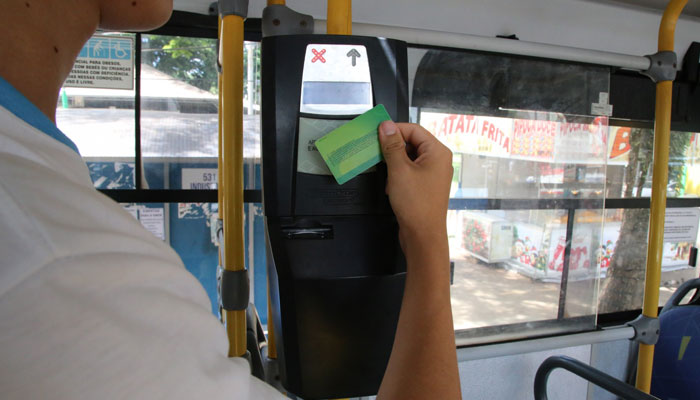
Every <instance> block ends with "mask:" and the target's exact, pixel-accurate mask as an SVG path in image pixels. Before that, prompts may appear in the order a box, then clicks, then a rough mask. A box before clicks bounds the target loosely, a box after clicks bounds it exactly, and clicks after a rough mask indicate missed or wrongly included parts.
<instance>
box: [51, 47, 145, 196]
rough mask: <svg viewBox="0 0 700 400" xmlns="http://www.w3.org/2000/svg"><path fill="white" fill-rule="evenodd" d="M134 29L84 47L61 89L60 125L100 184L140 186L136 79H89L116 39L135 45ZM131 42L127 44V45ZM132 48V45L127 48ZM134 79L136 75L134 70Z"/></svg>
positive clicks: (101, 186) (120, 186) (128, 187)
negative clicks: (115, 82) (120, 82)
mask: <svg viewBox="0 0 700 400" xmlns="http://www.w3.org/2000/svg"><path fill="white" fill-rule="evenodd" d="M135 37H136V36H135V35H133V34H118V35H97V36H95V37H93V39H91V40H90V41H89V42H88V43H87V44H86V45H85V47H84V48H83V51H81V53H80V56H79V57H78V60H77V61H76V67H74V69H73V73H71V77H69V78H68V79H67V80H66V83H65V84H64V87H63V88H62V89H61V92H60V96H59V100H58V104H57V108H56V125H57V126H58V128H59V129H61V131H63V132H64V133H65V134H66V136H68V137H69V138H70V139H71V140H73V142H74V143H75V144H76V145H77V146H78V149H79V150H80V154H81V155H82V156H83V158H84V159H85V162H86V164H87V166H88V169H89V171H90V177H91V178H92V181H93V183H94V184H95V187H96V188H98V189H134V188H136V183H135V179H136V174H135V171H134V168H135V154H136V152H135V143H136V142H135V116H134V102H135V101H134V99H135V90H134V82H133V81H129V80H128V79H125V82H124V83H125V85H112V84H111V83H110V82H109V81H106V82H105V81H103V82H96V81H91V80H90V79H87V77H88V76H87V75H85V72H86V71H94V68H98V70H97V71H98V72H99V68H101V65H99V64H91V62H100V61H101V60H102V59H103V57H109V53H110V50H111V48H110V40H111V39H112V38H116V39H117V40H119V42H118V43H119V44H121V43H122V42H121V41H122V40H127V43H128V48H131V49H133V41H134V40H135ZM125 48H127V47H125ZM124 51H126V50H124ZM131 79H133V71H132V76H131Z"/></svg>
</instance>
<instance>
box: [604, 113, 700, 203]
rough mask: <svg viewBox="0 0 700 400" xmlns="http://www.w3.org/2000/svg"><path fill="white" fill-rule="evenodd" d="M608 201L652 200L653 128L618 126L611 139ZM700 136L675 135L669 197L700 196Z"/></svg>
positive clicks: (670, 153)
mask: <svg viewBox="0 0 700 400" xmlns="http://www.w3.org/2000/svg"><path fill="white" fill-rule="evenodd" d="M608 138H609V140H608V144H609V152H608V153H609V163H608V176H607V180H608V188H607V190H608V197H610V198H631V197H649V196H650V195H651V185H652V165H653V164H652V162H653V146H654V133H653V130H652V129H651V128H639V127H630V126H614V127H611V128H610V134H609V136H608ZM697 141H698V134H697V133H692V132H678V131H672V132H671V136H670V147H669V163H668V186H667V191H666V194H667V196H668V197H698V195H700V158H699V156H700V148H699V147H698V143H697Z"/></svg>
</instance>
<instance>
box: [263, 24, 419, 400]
mask: <svg viewBox="0 0 700 400" xmlns="http://www.w3.org/2000/svg"><path fill="white" fill-rule="evenodd" d="M377 104H383V105H384V106H385V107H386V109H387V111H388V112H389V115H391V117H392V119H393V120H395V121H407V120H408V98H407V64H406V44H405V43H404V42H401V41H397V40H391V39H383V38H373V37H361V36H340V35H288V36H271V37H266V38H264V39H263V41H262V169H263V202H264V212H265V221H266V229H267V240H268V243H267V244H268V246H267V264H268V279H269V284H270V298H271V308H272V321H268V323H273V324H274V326H273V328H274V333H275V343H276V346H277V351H278V360H279V366H280V378H281V381H282V385H283V386H284V387H285V388H286V389H287V390H289V391H290V392H291V393H294V394H295V395H297V396H300V397H302V398H304V399H319V398H339V397H358V396H365V395H373V394H376V393H377V390H378V389H379V384H380V382H381V379H382V377H383V375H384V370H385V368H386V365H387V362H388V359H389V355H390V353H391V347H392V344H393V341H394V334H395V332H396V323H397V321H398V316H399V309H400V306H401V299H402V296H403V287H404V282H405V271H406V262H405V259H404V256H403V253H402V251H401V248H400V245H399V241H398V225H397V223H396V218H395V216H394V214H393V212H392V210H391V207H390V205H389V200H388V198H387V196H386V194H385V184H386V165H385V164H384V163H379V164H378V165H377V166H376V167H374V168H372V169H370V170H368V171H367V172H365V173H363V174H360V175H358V176H357V177H355V178H353V179H352V180H350V181H349V182H347V183H345V184H343V185H339V184H338V183H337V182H336V181H335V179H334V178H333V176H332V175H331V172H330V171H329V169H328V167H327V166H326V164H325V163H324V161H323V159H322V158H321V156H320V154H319V153H318V151H317V150H316V147H315V146H314V142H315V140H316V139H318V138H320V137H322V136H324V135H325V134H327V133H328V132H330V131H332V130H333V129H335V128H336V127H338V126H340V125H342V124H344V123H346V122H348V121H350V120H351V119H353V118H354V117H356V116H357V115H359V114H362V113H364V112H365V111H367V110H369V109H371V108H372V107H374V106H375V105H377Z"/></svg>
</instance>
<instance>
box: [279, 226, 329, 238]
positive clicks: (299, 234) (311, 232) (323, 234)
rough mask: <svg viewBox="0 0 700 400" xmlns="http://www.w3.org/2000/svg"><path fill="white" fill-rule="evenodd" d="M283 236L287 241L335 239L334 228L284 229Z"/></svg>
mask: <svg viewBox="0 0 700 400" xmlns="http://www.w3.org/2000/svg"><path fill="white" fill-rule="evenodd" d="M282 235H284V237H285V238H287V239H333V227H332V226H321V227H313V228H296V227H293V228H282Z"/></svg>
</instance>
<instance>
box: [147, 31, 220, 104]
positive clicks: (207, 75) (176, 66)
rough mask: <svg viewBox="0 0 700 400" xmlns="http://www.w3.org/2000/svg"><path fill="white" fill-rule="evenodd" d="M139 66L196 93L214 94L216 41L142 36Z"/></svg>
mask: <svg viewBox="0 0 700 400" xmlns="http://www.w3.org/2000/svg"><path fill="white" fill-rule="evenodd" d="M142 40H143V55H142V62H143V63H145V64H148V65H151V66H153V67H154V68H156V69H157V70H159V71H162V72H164V73H166V74H168V75H170V76H172V77H174V78H177V79H179V80H181V81H184V82H187V83H189V84H190V85H193V86H196V87H198V88H200V89H203V90H206V91H209V92H212V93H217V91H218V89H217V88H218V77H217V68H216V40H213V39H202V38H191V37H182V36H158V35H144V36H143V38H142Z"/></svg>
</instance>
